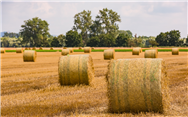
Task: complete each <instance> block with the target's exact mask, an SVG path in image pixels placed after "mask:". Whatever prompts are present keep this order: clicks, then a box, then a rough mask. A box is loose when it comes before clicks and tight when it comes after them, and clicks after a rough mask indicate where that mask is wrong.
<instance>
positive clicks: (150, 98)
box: [107, 58, 171, 114]
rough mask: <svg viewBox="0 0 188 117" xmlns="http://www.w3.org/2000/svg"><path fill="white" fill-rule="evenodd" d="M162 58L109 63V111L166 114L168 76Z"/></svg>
mask: <svg viewBox="0 0 188 117" xmlns="http://www.w3.org/2000/svg"><path fill="white" fill-rule="evenodd" d="M165 69H166V67H165V62H164V61H163V60H162V59H150V58H141V59H118V60H111V62H110V65H109V72H108V75H107V79H108V98H109V105H108V109H109V112H113V113H114V112H115V113H118V112H120V113H122V112H148V111H153V112H160V113H164V114H165V113H167V112H168V111H169V106H170V101H171V100H170V99H171V98H170V96H169V93H168V91H169V88H168V78H167V73H166V70H165Z"/></svg>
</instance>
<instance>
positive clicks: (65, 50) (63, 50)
mask: <svg viewBox="0 0 188 117" xmlns="http://www.w3.org/2000/svg"><path fill="white" fill-rule="evenodd" d="M68 54H70V50H69V49H62V52H61V55H63V56H66V55H68Z"/></svg>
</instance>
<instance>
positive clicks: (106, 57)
mask: <svg viewBox="0 0 188 117" xmlns="http://www.w3.org/2000/svg"><path fill="white" fill-rule="evenodd" d="M114 54H115V51H114V50H113V49H109V50H104V60H110V59H114V56H115V55H114Z"/></svg>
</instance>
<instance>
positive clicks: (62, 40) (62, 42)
mask: <svg viewBox="0 0 188 117" xmlns="http://www.w3.org/2000/svg"><path fill="white" fill-rule="evenodd" d="M57 39H58V41H59V44H60V46H62V47H65V46H66V37H65V35H63V34H60V35H59V36H58V37H57Z"/></svg>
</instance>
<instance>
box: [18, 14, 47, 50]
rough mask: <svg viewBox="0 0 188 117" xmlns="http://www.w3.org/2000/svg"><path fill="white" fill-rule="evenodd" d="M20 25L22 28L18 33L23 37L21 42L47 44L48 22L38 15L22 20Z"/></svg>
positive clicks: (39, 45) (38, 44)
mask: <svg viewBox="0 0 188 117" xmlns="http://www.w3.org/2000/svg"><path fill="white" fill-rule="evenodd" d="M24 23H25V24H24V25H21V27H22V28H23V29H21V30H20V33H21V35H22V37H23V43H30V46H38V47H41V46H42V47H43V46H49V45H48V42H47V37H48V35H49V32H48V31H49V28H48V26H49V24H48V23H47V22H46V21H45V20H41V19H40V18H38V17H35V18H32V19H29V20H26V21H24Z"/></svg>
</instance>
